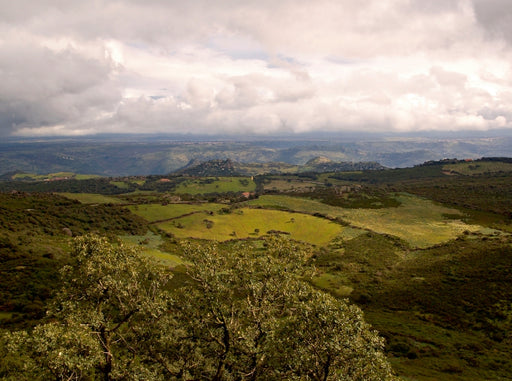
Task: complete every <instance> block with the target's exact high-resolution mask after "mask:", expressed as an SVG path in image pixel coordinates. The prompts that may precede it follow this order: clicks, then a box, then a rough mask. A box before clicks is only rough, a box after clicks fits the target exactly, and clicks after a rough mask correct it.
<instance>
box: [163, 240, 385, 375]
mask: <svg viewBox="0 0 512 381" xmlns="http://www.w3.org/2000/svg"><path fill="white" fill-rule="evenodd" d="M185 252H186V256H187V258H188V259H190V261H191V262H192V263H193V265H190V266H189V267H188V274H189V276H190V278H191V279H192V280H193V281H192V282H191V283H190V284H188V285H185V286H183V287H182V288H180V289H178V290H177V293H176V299H175V304H174V306H173V308H171V313H170V314H169V315H168V316H167V318H168V319H170V320H172V321H174V322H176V321H177V322H179V326H180V330H179V331H175V332H174V333H173V334H172V335H168V333H169V332H168V331H166V330H165V329H162V330H160V332H167V334H165V333H164V334H163V335H162V336H160V337H158V338H155V341H156V342H158V344H159V345H161V347H160V352H162V353H167V354H168V355H167V356H166V357H165V368H166V369H168V370H169V373H168V375H167V376H168V377H170V378H175V379H190V380H192V379H194V380H197V379H203V380H391V379H394V377H393V375H392V371H391V368H390V366H389V364H388V362H387V361H386V359H385V356H384V355H383V352H382V349H383V341H382V339H381V338H380V337H379V336H378V335H377V333H376V332H375V331H372V330H371V329H370V327H369V325H368V324H366V323H365V322H364V320H363V316H362V312H361V310H360V309H359V308H358V307H356V306H350V305H348V304H347V302H346V301H343V300H338V299H336V298H334V297H332V296H330V295H328V294H326V293H324V292H321V291H319V290H316V289H315V288H313V287H312V286H311V285H310V284H309V283H308V282H306V281H305V280H307V278H308V277H310V276H311V273H312V272H311V267H310V266H306V261H307V259H308V258H309V252H308V251H307V250H305V249H304V247H303V246H301V245H299V244H295V243H293V242H291V241H288V240H280V239H270V240H267V241H266V242H265V247H264V248H262V249H259V250H255V249H254V247H253V246H248V245H246V244H244V243H242V244H239V245H238V246H237V247H234V248H231V250H227V251H223V252H222V253H221V252H219V251H218V250H217V248H216V247H215V246H199V245H191V246H188V247H187V248H186V250H185Z"/></svg>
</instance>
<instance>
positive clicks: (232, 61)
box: [0, 0, 512, 136]
mask: <svg viewBox="0 0 512 381" xmlns="http://www.w3.org/2000/svg"><path fill="white" fill-rule="evenodd" d="M0 84H1V85H0V135H2V136H9V135H11V136H54V135H59V136H62V135H70V136H78V135H89V134H100V133H145V134H146V133H172V134H176V133H186V134H189V133H192V134H194V133H195V134H256V135H266V134H294V133H313V132H316V131H325V132H338V131H364V132H370V133H371V132H398V133H400V132H415V131H422V132H424V131H461V130H478V131H487V130H499V129H502V130H503V129H511V128H512V1H510V0H429V1H425V0H315V1H311V0H257V1H249V0H245V1H244V0H216V1H211V0H187V1H184V0H178V1H175V0H121V1H116V0H90V1H84V0H80V1H75V0H37V1H34V0H16V1H12V0H0Z"/></svg>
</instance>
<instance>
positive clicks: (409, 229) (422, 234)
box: [248, 194, 484, 248]
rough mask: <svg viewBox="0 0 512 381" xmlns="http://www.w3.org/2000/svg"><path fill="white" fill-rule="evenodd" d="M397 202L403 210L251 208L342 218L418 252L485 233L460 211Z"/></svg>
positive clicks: (275, 199)
mask: <svg viewBox="0 0 512 381" xmlns="http://www.w3.org/2000/svg"><path fill="white" fill-rule="evenodd" d="M397 198H398V199H399V201H400V202H401V203H402V204H401V205H400V206H399V207H396V208H382V209H345V208H339V207H335V206H329V205H325V204H323V203H321V202H319V201H315V200H311V199H303V198H296V197H290V196H261V197H260V198H259V199H256V200H251V201H249V202H248V204H249V205H254V206H262V207H266V208H280V209H287V210H295V211H301V212H307V213H321V214H325V215H328V216H331V217H339V218H342V219H343V220H345V221H347V222H349V223H350V224H351V225H353V226H355V227H358V228H361V229H368V230H372V231H374V232H377V233H382V234H390V235H394V236H396V237H399V238H401V239H403V240H405V241H406V242H408V243H409V244H410V245H411V246H412V247H418V248H426V247H429V246H432V245H436V244H439V243H442V242H447V241H449V240H451V239H454V238H457V237H458V236H459V235H461V234H462V233H463V232H464V231H470V232H476V231H480V230H482V232H483V231H484V230H483V228H482V227H481V226H479V225H469V224H466V223H464V222H462V221H461V220H458V219H454V218H453V216H454V215H460V217H461V218H463V217H464V216H463V215H462V214H461V213H460V212H459V211H458V210H457V209H453V208H447V207H444V206H441V205H439V204H436V203H434V202H432V201H429V200H426V199H423V198H420V197H417V196H412V195H405V194H402V195H398V196H397ZM447 215H449V216H451V217H450V218H448V217H447Z"/></svg>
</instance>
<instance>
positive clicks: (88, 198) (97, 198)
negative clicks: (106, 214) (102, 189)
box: [57, 193, 123, 204]
mask: <svg viewBox="0 0 512 381" xmlns="http://www.w3.org/2000/svg"><path fill="white" fill-rule="evenodd" d="M57 194H59V195H61V196H64V197H66V198H69V199H71V200H78V201H80V202H81V203H82V204H122V203H123V201H122V200H121V199H119V198H116V197H110V196H104V195H101V194H96V193H57Z"/></svg>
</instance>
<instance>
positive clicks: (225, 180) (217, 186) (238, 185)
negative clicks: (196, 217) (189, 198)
mask: <svg viewBox="0 0 512 381" xmlns="http://www.w3.org/2000/svg"><path fill="white" fill-rule="evenodd" d="M254 190H256V183H255V182H254V181H253V180H251V178H250V177H204V178H201V179H196V180H189V181H184V182H182V183H180V184H179V185H178V186H177V187H176V190H175V193H179V194H183V193H188V194H207V193H226V192H253V191H254Z"/></svg>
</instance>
